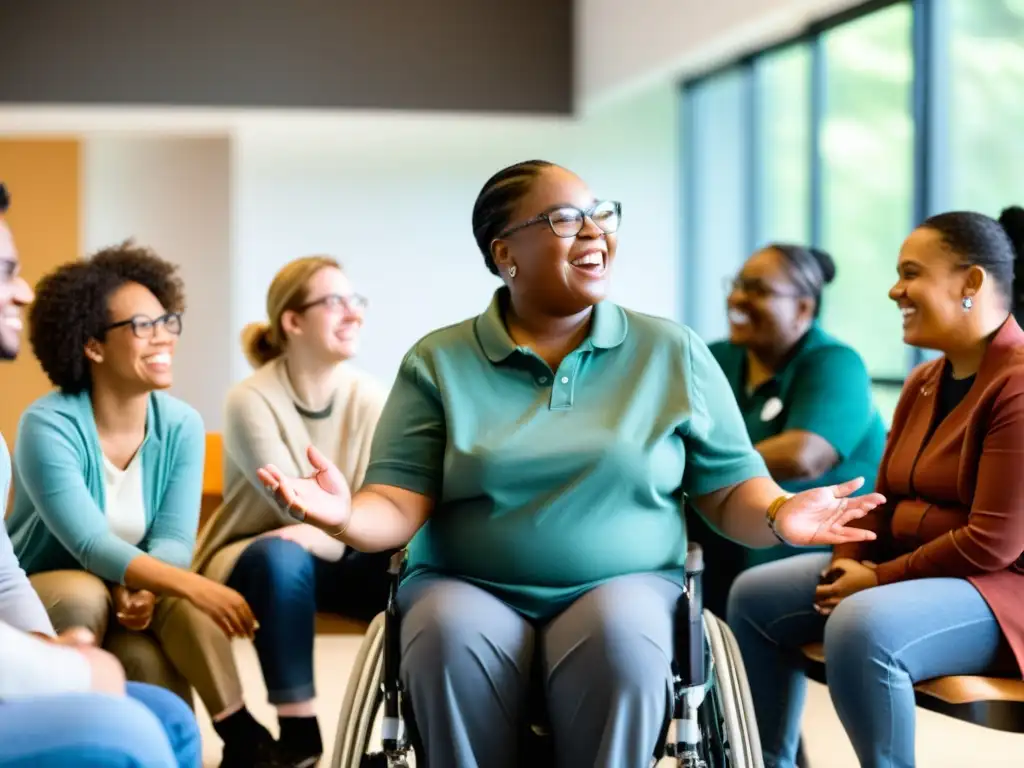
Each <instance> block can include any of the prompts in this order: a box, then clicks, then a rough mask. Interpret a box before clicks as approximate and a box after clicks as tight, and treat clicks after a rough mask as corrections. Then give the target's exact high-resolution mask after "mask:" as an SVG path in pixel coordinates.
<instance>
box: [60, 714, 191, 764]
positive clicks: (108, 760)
mask: <svg viewBox="0 0 1024 768" xmlns="http://www.w3.org/2000/svg"><path fill="white" fill-rule="evenodd" d="M82 704H83V705H84V706H82V707H81V711H80V712H79V714H78V716H77V717H76V719H75V724H74V729H73V731H71V732H69V733H66V734H64V735H63V737H62V738H60V739H55V740H54V747H56V748H57V749H64V750H66V751H67V753H68V755H69V756H73V759H74V764H75V765H77V766H84V767H89V766H95V767H96V768H98V767H99V766H109V765H125V766H131V767H132V768H136V767H137V768H142V767H143V766H146V768H149V766H154V767H155V768H176V766H177V761H176V760H175V758H174V756H173V753H172V751H171V746H170V742H169V741H168V738H167V735H166V733H165V732H164V729H163V727H162V726H161V724H160V722H159V720H158V719H157V717H156V716H155V715H154V714H153V713H152V712H151V711H150V710H149V709H148V708H147V707H145V706H144V705H143V704H141V703H140V702H137V701H135V700H133V699H130V698H127V697H112V696H96V697H90V698H89V699H87V700H83V702H82ZM58 745H59V746H58ZM44 754H45V753H44ZM44 762H45V761H44Z"/></svg>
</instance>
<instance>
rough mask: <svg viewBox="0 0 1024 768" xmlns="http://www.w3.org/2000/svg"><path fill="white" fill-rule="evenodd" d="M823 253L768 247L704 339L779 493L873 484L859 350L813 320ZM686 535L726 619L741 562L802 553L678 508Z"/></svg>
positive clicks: (875, 432) (872, 411) (879, 440)
mask: <svg viewBox="0 0 1024 768" xmlns="http://www.w3.org/2000/svg"><path fill="white" fill-rule="evenodd" d="M835 274H836V268H835V265H834V264H833V263H832V258H831V257H830V256H829V255H828V254H827V253H824V252H822V251H818V250H815V249H812V248H803V247H800V246H796V245H770V246H768V247H767V248H764V249H762V250H760V251H758V252H757V253H755V254H754V255H753V256H751V257H750V258H749V259H748V260H747V263H746V264H744V265H743V269H742V270H740V273H739V275H737V276H736V278H735V279H734V280H732V281H730V284H729V288H730V290H729V298H728V302H727V307H728V311H729V338H728V340H725V341H719V342H716V343H714V344H712V345H711V354H712V355H714V357H715V359H716V360H717V361H718V363H719V365H721V366H722V370H723V371H724V372H725V377H726V378H727V379H728V380H729V386H730V387H731V388H732V392H733V394H734V395H735V396H736V401H737V402H738V403H739V406H740V411H741V412H742V414H743V421H744V423H745V424H746V425H747V434H748V435H750V439H751V441H753V443H754V448H756V449H757V451H758V453H760V454H761V456H762V457H764V461H765V464H766V465H767V466H768V471H769V472H770V473H771V475H772V477H773V478H774V479H775V481H776V482H777V483H779V485H781V486H782V487H783V488H784V489H785V490H787V491H790V492H792V493H795V492H797V491H802V490H804V489H805V488H811V487H813V486H815V485H831V484H833V483H837V482H840V481H842V480H845V479H847V478H850V477H864V478H865V479H866V480H867V482H866V483H865V484H864V486H863V488H862V490H864V491H869V490H871V489H872V488H873V487H874V481H875V475H876V474H877V472H878V462H879V461H881V459H882V449H883V448H884V447H885V425H884V424H883V423H882V418H881V416H879V414H878V410H877V409H876V408H875V406H874V404H873V402H872V398H871V378H870V377H869V376H868V372H867V368H865V366H864V361H863V360H861V358H860V355H858V354H857V353H856V352H854V351H853V350H852V349H851V348H850V347H848V346H846V345H845V344H843V343H841V342H839V341H837V340H836V339H834V338H832V337H831V336H829V335H828V334H827V333H825V332H824V331H823V330H822V329H821V326H819V325H818V323H817V318H818V315H819V313H820V312H821V294H822V288H823V287H824V286H825V285H827V284H829V283H831V282H832V280H833V278H834V277H835ZM686 524H687V530H688V531H689V533H690V538H691V539H693V540H694V541H698V542H700V544H701V545H702V546H703V547H704V552H705V563H706V568H705V571H704V580H703V586H704V604H705V606H706V607H707V608H709V609H710V610H712V611H713V612H714V613H716V614H718V615H719V616H725V605H726V600H727V598H728V595H729V587H731V586H732V582H733V580H734V579H735V578H736V577H737V576H738V575H739V574H740V573H741V572H742V571H743V570H745V569H746V568H749V567H750V566H752V565H757V564H758V563H765V562H769V561H771V560H778V559H780V558H783V557H787V556H789V555H793V554H796V553H798V552H801V551H805V550H800V549H796V548H793V547H786V546H783V545H781V544H780V545H778V546H775V547H771V548H769V549H760V550H751V549H748V548H747V547H744V546H742V545H740V544H737V543H736V542H734V541H732V540H730V539H727V538H725V537H724V536H722V535H721V534H720V533H718V532H717V531H715V530H714V529H712V528H711V527H709V526H708V525H707V523H705V522H704V520H703V519H701V517H700V515H698V514H696V513H695V512H693V510H687V519H686Z"/></svg>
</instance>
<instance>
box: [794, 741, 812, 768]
mask: <svg viewBox="0 0 1024 768" xmlns="http://www.w3.org/2000/svg"><path fill="white" fill-rule="evenodd" d="M796 765H797V768H811V761H810V760H808V759H807V750H805V749H804V740H803V739H800V744H799V746H797V748H796Z"/></svg>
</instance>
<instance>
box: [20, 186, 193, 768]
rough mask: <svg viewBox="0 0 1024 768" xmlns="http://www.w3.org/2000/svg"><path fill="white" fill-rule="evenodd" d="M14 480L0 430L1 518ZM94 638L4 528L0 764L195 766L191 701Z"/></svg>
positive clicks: (27, 298) (23, 291)
mask: <svg viewBox="0 0 1024 768" xmlns="http://www.w3.org/2000/svg"><path fill="white" fill-rule="evenodd" d="M9 204H10V197H9V196H8V194H7V190H6V189H5V187H4V186H3V184H0V316H2V318H3V320H2V321H0V360H13V359H14V358H15V357H16V356H17V354H18V350H19V348H20V346H21V308H22V307H24V306H27V305H28V304H30V303H31V302H32V298H33V296H32V290H31V289H30V288H29V287H28V284H27V283H26V282H25V281H24V279H22V278H21V277H20V276H19V274H18V253H17V251H16V249H15V247H14V239H13V237H12V236H11V230H10V228H9V227H8V226H7V222H6V221H5V220H4V214H5V213H6V212H7V210H8V206H9ZM10 484H11V459H10V454H9V453H8V452H7V444H6V443H5V442H4V440H3V437H2V436H0V520H2V519H3V517H4V508H5V507H6V505H7V492H8V490H9V489H10ZM93 639H94V638H93V637H92V636H91V635H90V634H89V633H88V632H87V631H85V630H81V629H77V628H75V629H70V630H67V631H65V632H64V633H63V634H62V635H61V636H60V637H57V636H56V635H55V633H54V631H53V626H52V625H51V624H50V620H49V619H48V618H47V616H46V611H45V610H44V609H43V605H42V603H41V602H40V601H39V597H38V595H36V593H35V591H34V590H33V589H32V587H31V585H30V584H29V581H28V579H27V578H26V576H25V572H24V571H23V570H22V569H21V567H20V566H19V565H18V561H17V559H16V558H15V556H14V550H13V549H12V547H11V541H10V539H9V538H8V536H7V529H6V528H5V527H4V526H3V525H0V765H3V766H7V767H8V768H57V766H66V765H75V766H79V768H114V767H115V766H137V767H138V768H143V766H146V767H147V768H150V767H152V768H175V767H177V768H199V765H200V745H199V727H198V725H197V724H196V720H195V717H194V716H193V714H192V711H191V710H190V709H189V707H188V706H187V705H186V704H185V702H183V701H182V700H181V699H180V698H178V697H177V696H175V695H174V694H173V693H171V692H170V691H165V690H163V689H161V688H156V687H154V686H148V685H144V684H141V683H129V684H128V685H127V687H126V686H125V680H124V670H123V669H122V668H121V665H120V664H119V663H118V661H117V660H116V659H115V658H114V657H113V656H111V655H110V654H109V653H107V652H105V651H102V650H100V649H98V648H93V647H91V642H92V640H93ZM126 688H127V693H128V694H129V696H130V698H126V697H125V692H126ZM94 694H101V695H94Z"/></svg>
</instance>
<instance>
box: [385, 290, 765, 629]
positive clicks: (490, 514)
mask: <svg viewBox="0 0 1024 768" xmlns="http://www.w3.org/2000/svg"><path fill="white" fill-rule="evenodd" d="M506 301H507V294H506V293H505V291H504V289H502V290H499V291H498V292H497V293H496V294H495V297H494V300H493V301H492V303H491V306H490V308H489V309H488V310H487V311H486V312H484V314H482V315H480V316H478V317H476V318H473V319H470V320H466V321H465V322H462V323H459V324H458V325H454V326H451V327H449V328H445V329H442V330H439V331H436V332H434V333H432V334H430V335H428V336H426V337H425V338H423V339H422V340H420V341H419V342H418V343H417V344H416V345H415V346H414V347H413V348H412V350H411V351H410V352H409V353H408V354H407V355H406V357H405V359H404V360H403V361H402V364H401V367H400V369H399V372H398V376H397V379H396V381H395V384H394V387H393V389H392V390H391V394H390V396H389V398H388V401H387V405H386V406H385V408H384V412H383V414H382V416H381V419H380V423H379V425H378V427H377V431H376V435H375V437H374V443H373V450H372V455H371V459H370V464H369V467H368V469H367V473H366V479H365V482H366V484H374V483H381V484H385V485H392V486H397V487H400V488H405V489H407V490H410V491H414V492H416V493H421V494H426V495H429V496H431V497H433V498H434V499H435V500H436V506H435V509H434V512H433V514H432V516H431V517H430V519H429V520H428V522H427V523H426V525H425V526H424V527H423V528H422V529H421V530H420V532H419V533H418V534H417V535H416V536H415V537H414V539H413V541H412V542H411V543H410V546H409V572H408V573H409V576H408V577H409V578H415V577H416V576H417V575H418V574H423V573H440V574H449V575H452V576H457V577H459V578H463V579H466V580H468V581H470V582H473V583H475V584H478V585H479V586H481V587H483V588H485V589H487V590H489V591H490V592H492V593H493V594H495V595H497V596H498V597H500V598H502V599H504V600H505V601H507V602H508V603H509V604H510V605H512V606H513V607H514V608H516V609H517V610H519V611H521V612H522V613H524V614H525V615H527V616H529V617H531V618H545V617H548V616H551V615H553V614H554V613H556V612H558V611H560V610H562V609H563V608H564V607H565V606H567V605H568V604H569V603H570V602H571V601H572V600H574V599H575V598H576V597H578V596H579V595H580V594H582V593H583V592H585V591H587V590H588V589H591V588H592V587H594V586H595V585H597V584H600V583H601V582H603V581H606V580H608V579H611V578H614V577H616V576H620V575H625V574H629V573H637V572H664V573H665V574H666V575H668V574H673V573H678V572H679V570H680V568H681V566H682V564H683V563H684V561H685V558H686V546H687V537H686V527H685V524H684V520H683V515H682V512H681V509H680V498H681V496H683V495H684V494H685V495H688V496H700V495H703V494H706V493H710V492H712V491H716V490H719V489H721V488H724V487H726V486H730V485H733V484H735V483H739V482H742V481H744V480H747V479H750V478H752V477H757V476H766V475H767V472H766V469H765V466H764V462H763V460H762V459H761V457H760V455H759V454H758V453H757V452H756V451H755V450H754V449H753V446H752V444H751V442H750V438H749V437H748V436H747V430H746V428H745V426H744V423H743V419H742V417H741V415H740V412H739V409H738V408H737V407H736V401H735V398H733V396H732V394H731V392H730V390H729V386H728V383H727V382H726V380H725V377H724V376H723V375H722V371H721V368H719V366H718V365H717V364H716V363H715V361H714V358H712V356H711V353H710V352H709V351H708V348H707V346H706V345H705V344H704V343H703V342H702V341H701V340H700V339H699V338H697V336H696V335H695V334H694V333H692V332H691V331H690V330H689V329H686V328H683V327H681V326H679V325H676V324H675V323H672V322H670V321H668V320H664V319H660V318H654V317H650V316H647V315H643V314H639V313H636V312H631V311H627V310H624V309H622V308H621V307H618V306H616V305H615V304H612V303H610V302H604V303H602V304H600V305H598V306H597V307H595V309H594V317H593V322H592V324H591V331H590V335H589V337H588V338H587V339H585V340H584V341H583V343H582V344H581V345H580V346H579V347H578V348H577V349H576V350H574V351H573V352H571V353H570V354H569V355H568V356H567V357H566V358H565V360H563V361H562V363H561V365H560V366H559V367H558V370H557V371H552V370H551V369H550V368H549V366H548V365H547V363H545V362H544V361H543V360H541V359H540V358H539V357H538V356H537V355H535V354H534V353H533V352H532V351H531V350H529V349H527V348H523V347H518V346H517V345H516V344H515V342H514V341H513V340H512V338H511V337H510V336H509V334H508V331H507V330H506V328H505V324H504V320H503V314H504V313H503V310H502V306H503V305H504V302H506Z"/></svg>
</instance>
